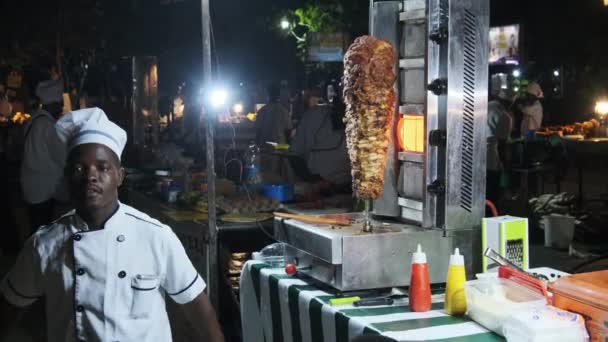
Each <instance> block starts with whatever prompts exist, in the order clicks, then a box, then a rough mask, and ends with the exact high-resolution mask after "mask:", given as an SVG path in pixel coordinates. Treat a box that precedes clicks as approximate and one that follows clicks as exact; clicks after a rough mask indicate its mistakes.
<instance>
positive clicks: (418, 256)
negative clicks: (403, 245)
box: [409, 244, 431, 312]
mask: <svg viewBox="0 0 608 342" xmlns="http://www.w3.org/2000/svg"><path fill="white" fill-rule="evenodd" d="M409 297H410V309H411V310H412V311H414V312H426V311H429V310H430V309H431V282H430V280H429V267H428V265H427V263H426V254H424V252H423V251H422V248H421V247H420V244H418V250H417V251H416V252H415V253H414V255H413V256H412V270H411V277H410V292H409Z"/></svg>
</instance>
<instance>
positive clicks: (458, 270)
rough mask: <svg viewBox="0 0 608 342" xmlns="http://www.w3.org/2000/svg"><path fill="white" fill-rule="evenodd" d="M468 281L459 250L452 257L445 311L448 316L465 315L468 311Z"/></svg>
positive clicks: (446, 290) (447, 281)
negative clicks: (466, 293) (466, 284)
mask: <svg viewBox="0 0 608 342" xmlns="http://www.w3.org/2000/svg"><path fill="white" fill-rule="evenodd" d="M466 281H467V278H466V272H465V270H464V257H463V256H462V255H460V251H459V250H458V248H456V249H455V250H454V254H452V255H451V256H450V266H449V267H448V276H447V279H446V289H445V311H446V313H447V314H448V315H464V313H465V312H466V311H467V300H466V296H465V293H464V283H465V282H466Z"/></svg>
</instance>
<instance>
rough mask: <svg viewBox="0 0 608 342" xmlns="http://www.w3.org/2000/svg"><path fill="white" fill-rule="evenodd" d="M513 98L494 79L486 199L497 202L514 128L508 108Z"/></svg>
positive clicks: (490, 106)
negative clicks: (507, 149) (508, 142)
mask: <svg viewBox="0 0 608 342" xmlns="http://www.w3.org/2000/svg"><path fill="white" fill-rule="evenodd" d="M510 105H511V99H510V97H509V96H508V95H507V90H505V89H501V84H500V82H499V80H498V79H493V80H492V84H491V88H490V101H489V102H488V118H487V119H488V134H487V162H486V171H487V174H486V199H489V200H490V201H492V202H493V203H496V202H497V201H498V200H499V198H500V178H501V176H502V172H503V170H504V168H505V166H506V165H505V162H506V148H507V141H508V140H509V137H510V136H511V131H512V130H513V117H512V114H511V113H510V112H509V110H508V108H509V107H510Z"/></svg>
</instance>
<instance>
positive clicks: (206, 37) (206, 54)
mask: <svg viewBox="0 0 608 342" xmlns="http://www.w3.org/2000/svg"><path fill="white" fill-rule="evenodd" d="M201 22H202V26H203V27H202V29H203V94H206V93H207V92H208V91H209V88H210V86H211V81H212V77H211V15H210V11H209V0H201ZM204 113H205V116H204V118H205V123H206V125H205V138H206V144H205V145H206V146H207V201H208V206H209V223H208V229H209V241H208V245H207V255H206V259H207V294H208V295H209V298H210V300H211V303H212V304H213V306H214V307H215V309H216V311H218V312H219V309H220V308H219V291H218V285H219V281H218V276H219V269H218V260H217V259H218V241H217V226H216V213H215V153H214V152H215V151H214V141H213V136H214V132H213V130H214V127H213V126H214V121H213V113H211V111H210V110H204Z"/></svg>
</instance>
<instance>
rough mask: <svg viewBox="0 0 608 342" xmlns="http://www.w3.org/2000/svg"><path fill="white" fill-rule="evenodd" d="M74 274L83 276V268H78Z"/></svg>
mask: <svg viewBox="0 0 608 342" xmlns="http://www.w3.org/2000/svg"><path fill="white" fill-rule="evenodd" d="M76 274H78V275H79V276H81V275H83V274H84V268H79V269H78V270H77V271H76Z"/></svg>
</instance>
